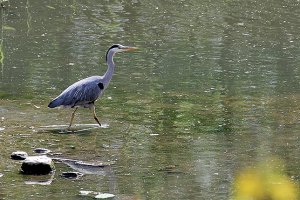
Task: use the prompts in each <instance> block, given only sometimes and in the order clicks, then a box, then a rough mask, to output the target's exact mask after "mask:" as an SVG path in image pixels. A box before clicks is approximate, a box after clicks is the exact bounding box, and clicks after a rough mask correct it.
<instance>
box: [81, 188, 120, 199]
mask: <svg viewBox="0 0 300 200" xmlns="http://www.w3.org/2000/svg"><path fill="white" fill-rule="evenodd" d="M79 192H80V195H82V196H91V197H94V198H95V199H109V198H114V197H115V195H114V194H109V193H102V192H94V191H84V190H81V191H79Z"/></svg>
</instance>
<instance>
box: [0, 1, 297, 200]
mask: <svg viewBox="0 0 300 200" xmlns="http://www.w3.org/2000/svg"><path fill="white" fill-rule="evenodd" d="M299 9H300V3H299V2H297V1H289V0H286V1H279V0H274V1H251V2H250V1H246V0H245V1H231V0H230V1H208V0H205V1H199V0H191V1H184V0H181V1H171V0H169V1H167V0H163V1H157V0H154V1H146V0H131V1H118V0H115V1H97V0H81V1H79V0H72V1H71V0H70V1H58V0H56V1H46V0H38V1H37V0H27V1H22V0H18V1H17V0H9V2H8V3H6V7H5V8H3V9H0V16H1V34H0V42H1V43H0V52H1V53H0V61H1V63H0V64H1V71H0V98H1V100H0V128H1V131H0V146H1V147H0V148H1V151H0V155H1V162H0V173H1V174H3V176H2V177H1V178H0V199H42V198H43V199H54V200H55V199H92V198H91V197H83V196H80V195H79V191H80V190H92V191H98V192H105V193H111V194H114V195H116V197H115V198H114V199H218V200H219V199H229V198H230V197H231V194H232V183H233V180H234V177H235V174H236V173H237V172H238V171H239V170H240V169H242V168H243V167H245V166H249V165H254V164H255V163H257V162H259V161H261V160H265V159H267V158H270V157H273V156H276V157H278V158H279V159H281V160H282V161H283V162H284V163H285V164H286V170H287V175H288V176H289V177H290V178H292V179H293V180H295V181H296V182H299V165H300V156H299V150H300V146H299V144H300V139H299V131H300V124H299V116H300V112H299V110H300V85H299V81H300V68H299V66H300V65H299V64H300V57H299V54H300V51H299V46H300V37H299V32H300V28H299V23H300V12H299ZM113 43H121V44H124V45H132V46H137V47H139V50H138V51H135V52H128V53H122V54H118V55H116V56H115V62H116V65H117V67H116V71H115V75H114V76H113V79H112V82H111V84H110V86H109V88H108V89H107V91H106V92H105V94H104V96H103V98H102V99H101V100H99V101H97V103H96V108H97V114H98V116H99V118H100V121H101V122H102V123H103V124H105V125H107V126H108V127H107V128H97V129H90V130H86V131H82V132H78V133H75V134H64V133H61V132H60V131H59V130H56V129H54V128H53V129H52V128H43V127H45V126H46V127H49V126H50V127H51V126H53V125H67V124H68V123H69V117H70V114H71V110H62V109H48V108H47V105H48V103H49V101H50V100H51V99H52V98H54V97H55V96H56V95H58V94H59V93H60V92H61V91H62V90H63V89H65V88H66V87H67V86H69V85H70V84H72V83H74V82H75V81H77V80H79V79H82V78H85V77H87V76H91V75H102V74H103V73H104V72H105V70H106V65H105V52H106V50H107V48H108V47H110V46H111V44H113ZM75 123H76V124H83V125H84V124H94V123H95V122H94V120H93V118H92V115H91V113H90V111H89V110H85V109H81V110H79V112H78V114H77V115H76V117H75ZM2 129H3V130H2ZM37 147H44V148H48V149H50V150H51V151H52V152H53V153H59V154H58V155H57V154H54V155H55V156H56V157H62V158H69V159H78V160H84V161H90V162H94V161H103V162H108V161H114V165H112V166H111V167H110V168H108V169H106V170H105V171H104V172H101V173H100V172H99V173H98V174H95V175H92V174H86V175H84V176H83V177H82V178H80V179H78V180H68V179H64V178H62V177H60V174H61V173H62V172H64V171H72V169H71V168H70V167H68V166H67V165H64V164H62V163H56V172H55V174H54V179H53V181H52V182H51V184H50V185H37V184H35V185H31V184H26V181H28V180H32V179H33V180H35V179H36V177H28V176H24V175H22V174H19V170H20V166H21V163H20V162H17V161H13V160H11V159H10V154H11V153H12V152H13V151H16V150H22V151H27V152H28V153H29V154H30V155H34V153H33V149H34V148H37ZM39 178H45V179H46V180H47V179H49V177H39Z"/></svg>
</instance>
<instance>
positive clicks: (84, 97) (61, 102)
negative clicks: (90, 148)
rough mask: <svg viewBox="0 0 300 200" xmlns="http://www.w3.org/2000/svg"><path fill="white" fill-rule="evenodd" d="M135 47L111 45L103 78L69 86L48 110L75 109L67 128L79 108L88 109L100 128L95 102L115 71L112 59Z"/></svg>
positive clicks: (107, 53) (99, 77)
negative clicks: (118, 53)
mask: <svg viewBox="0 0 300 200" xmlns="http://www.w3.org/2000/svg"><path fill="white" fill-rule="evenodd" d="M135 49H137V48H136V47H130V46H123V45H120V44H114V45H112V46H111V47H110V48H109V49H108V50H107V52H106V63H107V65H108V68H107V71H106V73H105V74H104V75H103V76H91V77H88V78H85V79H82V80H79V81H77V82H76V83H74V84H72V85H70V86H69V87H68V88H67V89H65V90H64V91H63V92H62V93H61V94H60V95H58V96H57V97H56V98H54V99H53V100H52V101H51V102H50V103H49V105H48V107H49V108H55V107H64V108H75V110H74V111H73V112H72V115H71V120H70V125H69V128H70V127H71V126H72V123H73V119H74V116H75V112H76V110H77V109H78V108H79V107H83V108H89V109H90V110H92V112H93V116H94V119H95V120H96V122H97V123H98V124H99V125H100V126H101V123H100V122H99V120H98V118H97V116H96V112H95V104H94V103H95V101H96V100H97V99H98V98H99V97H101V96H102V94H103V92H104V90H105V89H106V88H107V86H108V84H109V82H110V80H111V78H112V76H113V73H114V69H115V63H114V61H113V57H114V55H115V53H117V52H123V51H131V50H135Z"/></svg>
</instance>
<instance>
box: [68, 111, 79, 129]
mask: <svg viewBox="0 0 300 200" xmlns="http://www.w3.org/2000/svg"><path fill="white" fill-rule="evenodd" d="M77 109H78V107H76V108H75V110H74V111H73V113H72V115H71V120H70V125H69V127H68V128H71V126H72V123H73V119H74V116H75V112H76V110H77Z"/></svg>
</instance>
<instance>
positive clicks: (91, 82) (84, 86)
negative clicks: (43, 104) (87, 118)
mask: <svg viewBox="0 0 300 200" xmlns="http://www.w3.org/2000/svg"><path fill="white" fill-rule="evenodd" d="M103 89H104V86H103V84H102V82H101V80H99V79H96V78H92V77H90V78H86V79H83V80H81V81H78V82H76V83H74V84H73V85H71V86H69V87H68V88H67V89H66V90H64V91H63V92H62V93H61V94H60V95H59V96H58V97H57V98H55V99H54V100H53V101H52V102H53V103H52V102H51V103H50V104H49V107H56V106H65V107H74V106H86V105H88V104H91V103H93V102H94V101H95V100H96V99H97V98H98V97H99V96H100V95H101V94H102V91H103ZM51 104H53V105H52V106H51Z"/></svg>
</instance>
